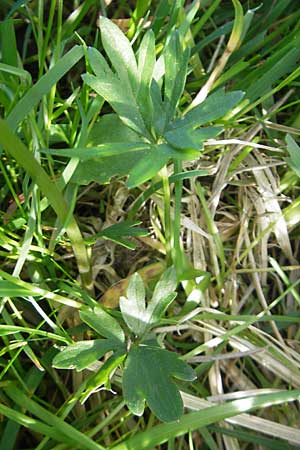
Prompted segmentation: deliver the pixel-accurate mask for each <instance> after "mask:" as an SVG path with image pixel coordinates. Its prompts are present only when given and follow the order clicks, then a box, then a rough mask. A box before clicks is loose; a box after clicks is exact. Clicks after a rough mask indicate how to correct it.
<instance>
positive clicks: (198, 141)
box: [164, 127, 222, 150]
mask: <svg viewBox="0 0 300 450" xmlns="http://www.w3.org/2000/svg"><path fill="white" fill-rule="evenodd" d="M221 131H222V127H206V128H200V129H198V130H194V129H193V128H185V127H184V128H178V129H177V128H175V129H174V130H171V131H167V132H166V133H165V134H164V137H165V138H166V140H167V141H168V142H169V144H171V145H172V146H173V147H175V148H178V149H183V150H184V149H198V150H201V149H202V148H203V142H204V141H205V140H206V139H211V138H214V137H216V136H217V135H218V134H219V133H220V132H221Z"/></svg>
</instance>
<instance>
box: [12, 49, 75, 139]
mask: <svg viewBox="0 0 300 450" xmlns="http://www.w3.org/2000/svg"><path fill="white" fill-rule="evenodd" d="M83 54H84V52H83V47H81V46H78V45H76V46H75V47H73V48H72V49H71V50H70V51H68V53H66V54H65V55H64V56H63V57H62V58H60V59H59V60H58V61H57V63H56V64H55V65H54V66H53V67H51V69H50V70H49V71H48V72H47V73H46V74H45V75H43V76H42V78H40V79H39V81H38V82H37V83H36V84H35V85H34V86H32V87H31V88H30V89H29V90H28V91H27V92H26V94H25V95H24V97H22V98H21V100H20V101H19V102H18V103H17V104H16V106H15V107H14V108H13V110H12V111H11V112H10V113H9V115H8V116H7V122H8V124H9V125H10V127H11V128H12V129H13V130H15V129H16V128H17V126H18V124H19V122H21V121H22V120H23V119H24V118H25V117H26V115H27V114H28V113H29V112H30V111H31V110H32V109H33V107H34V106H35V105H36V104H37V103H38V102H39V101H40V100H41V99H42V97H43V96H44V95H46V94H48V92H50V90H51V88H52V86H53V85H54V84H55V83H57V82H58V81H59V80H60V79H61V78H62V77H63V76H64V75H65V74H66V73H67V72H68V71H69V70H70V69H71V68H72V67H73V66H74V65H75V64H76V63H77V62H78V61H79V60H80V59H81V58H82V56H83Z"/></svg>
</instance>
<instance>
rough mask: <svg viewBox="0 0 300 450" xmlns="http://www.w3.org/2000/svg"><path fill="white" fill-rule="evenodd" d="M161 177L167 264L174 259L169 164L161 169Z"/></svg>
mask: <svg viewBox="0 0 300 450" xmlns="http://www.w3.org/2000/svg"><path fill="white" fill-rule="evenodd" d="M160 174H161V177H162V183H163V191H164V221H165V239H166V254H167V264H170V263H171V261H172V223H171V192H170V185H169V175H168V169H167V166H164V167H163V168H162V169H161V172H160Z"/></svg>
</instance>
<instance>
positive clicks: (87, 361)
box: [52, 339, 118, 372]
mask: <svg viewBox="0 0 300 450" xmlns="http://www.w3.org/2000/svg"><path fill="white" fill-rule="evenodd" d="M116 349H118V343H117V342H116V340H115V339H114V340H113V339H96V340H94V341H79V342H76V343H75V344H71V345H68V346H67V347H65V348H64V349H63V350H62V351H61V352H60V353H58V354H57V355H56V356H55V357H54V359H53V362H52V365H53V367H55V368H56V369H76V370H77V372H80V371H81V370H83V369H86V368H87V367H88V366H90V365H91V364H93V363H94V362H95V361H97V360H98V359H100V358H102V356H104V355H105V353H107V352H109V351H112V350H116Z"/></svg>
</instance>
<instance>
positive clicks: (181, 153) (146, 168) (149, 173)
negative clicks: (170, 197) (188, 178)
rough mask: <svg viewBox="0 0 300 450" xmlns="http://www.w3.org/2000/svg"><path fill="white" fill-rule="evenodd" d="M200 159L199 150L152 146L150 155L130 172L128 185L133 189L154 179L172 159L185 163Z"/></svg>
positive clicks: (165, 145) (162, 145) (161, 145)
mask: <svg viewBox="0 0 300 450" xmlns="http://www.w3.org/2000/svg"><path fill="white" fill-rule="evenodd" d="M198 157H199V149H197V150H196V149H176V148H174V147H171V146H170V145H168V144H158V145H152V146H151V150H150V153H149V154H148V155H147V156H145V157H143V158H141V160H140V161H139V163H137V164H136V166H134V167H133V169H132V170H131V171H130V173H129V178H128V181H127V185H128V187H129V188H133V187H135V186H138V185H139V184H142V183H144V182H146V181H147V180H149V179H151V178H153V177H154V176H155V175H157V173H158V172H159V171H160V169H161V168H162V167H163V166H165V165H166V164H167V163H168V161H169V160H170V159H177V160H180V161H185V160H192V159H195V158H198ZM149 160H150V161H151V164H149Z"/></svg>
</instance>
